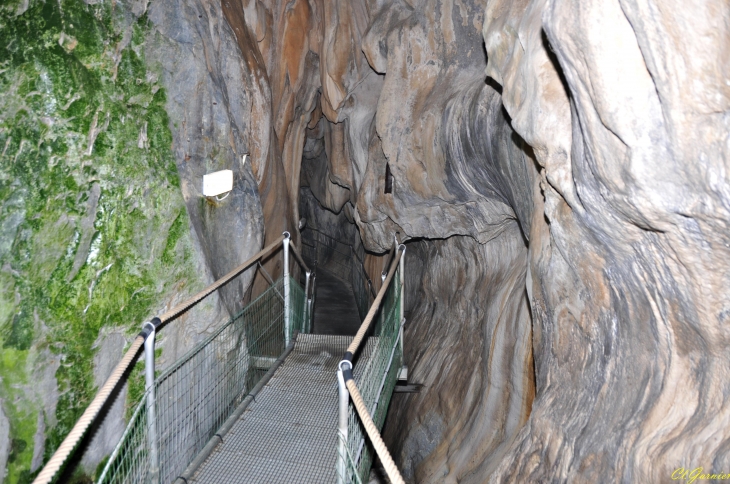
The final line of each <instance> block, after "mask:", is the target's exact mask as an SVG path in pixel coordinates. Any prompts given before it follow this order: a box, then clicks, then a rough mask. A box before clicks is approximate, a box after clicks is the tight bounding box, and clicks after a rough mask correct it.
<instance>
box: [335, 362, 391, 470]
mask: <svg viewBox="0 0 730 484" xmlns="http://www.w3.org/2000/svg"><path fill="white" fill-rule="evenodd" d="M349 371H350V372H352V370H349ZM345 378H346V379H345V385H346V386H347V390H348V391H349V392H350V398H352V403H354V404H355V408H356V409H357V414H358V415H359V416H360V420H362V424H363V427H365V431H366V432H367V434H368V437H370V441H371V442H372V443H373V447H374V448H375V452H377V453H378V457H380V462H381V463H382V464H383V468H384V469H385V473H386V474H388V479H390V482H391V483H392V484H405V481H404V480H403V476H401V474H400V471H399V470H398V466H396V465H395V462H394V461H393V457H391V455H390V452H389V451H388V447H386V445H385V442H383V438H382V437H381V436H380V432H378V428H377V427H376V426H375V422H373V419H372V418H371V417H370V413H369V412H368V409H367V407H366V406H365V402H364V401H363V399H362V395H360V390H358V388H357V385H355V380H353V379H352V377H350V378H349V379H347V377H345Z"/></svg>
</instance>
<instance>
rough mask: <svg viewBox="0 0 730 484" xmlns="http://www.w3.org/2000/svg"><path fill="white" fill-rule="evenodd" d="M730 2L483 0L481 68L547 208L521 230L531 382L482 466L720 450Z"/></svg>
mask: <svg viewBox="0 0 730 484" xmlns="http://www.w3.org/2000/svg"><path fill="white" fill-rule="evenodd" d="M729 15H730V10H728V8H727V5H726V4H723V2H703V3H702V4H694V5H691V6H690V5H686V4H678V3H673V2H668V3H667V2H662V3H661V4H660V3H656V2H632V1H621V2H618V1H615V2H614V1H611V2H592V1H589V2H570V1H553V2H524V3H522V5H515V4H512V5H511V7H508V6H507V3H506V2H505V3H504V4H503V5H502V4H499V2H494V3H493V4H491V5H490V6H489V7H488V10H487V19H486V21H485V24H484V34H485V40H486V44H487V51H488V55H489V68H488V71H487V72H488V73H490V74H492V75H494V77H495V79H497V80H498V81H500V82H502V83H503V86H504V104H505V108H506V109H507V111H508V112H509V113H510V114H511V115H512V117H513V126H514V128H515V130H516V131H517V132H518V133H519V134H520V135H522V136H523V137H524V139H525V140H527V141H528V142H529V143H530V144H531V145H532V146H534V148H535V154H536V159H537V161H538V163H539V164H540V165H541V167H543V168H544V169H543V170H542V172H541V173H542V175H541V178H542V182H541V188H542V196H536V197H535V209H536V210H539V211H544V213H545V217H546V218H545V219H542V218H539V217H535V218H534V220H533V223H532V228H531V237H530V241H531V247H530V253H531V254H530V258H531V264H530V273H531V281H530V282H528V289H529V290H530V291H531V292H532V307H533V316H534V321H533V328H534V332H535V338H534V343H535V349H534V353H535V368H536V376H537V396H536V399H535V403H534V405H533V410H532V415H531V417H530V420H529V421H528V424H527V426H526V427H525V429H523V431H521V432H520V435H519V437H518V439H517V441H516V442H515V443H514V444H513V447H512V448H511V449H510V451H509V453H508V454H507V456H506V457H505V459H504V460H503V461H502V462H501V463H500V464H499V467H498V469H497V472H496V474H494V475H493V476H494V477H495V478H499V479H504V480H507V479H510V480H511V479H519V480H534V479H546V480H549V479H568V480H583V481H596V480H604V479H607V478H610V479H616V480H625V481H642V480H646V481H653V482H655V481H660V480H667V479H669V477H670V476H671V474H672V472H673V470H675V469H677V468H679V467H687V468H690V467H691V468H695V467H704V468H705V470H707V471H710V470H713V471H714V472H715V473H716V472H720V471H722V470H724V469H726V468H728V467H729V466H730V456H729V455H728V450H727V449H728V437H729V435H728V433H727V431H726V430H725V429H726V426H725V425H724V421H725V416H726V415H727V412H728V404H727V399H726V398H725V396H724V395H725V393H726V392H727V390H726V388H727V383H726V382H725V381H724V380H725V378H724V377H723V376H722V375H723V374H724V373H725V370H724V368H726V367H727V363H728V361H727V356H725V354H724V353H725V352H724V348H725V344H726V341H725V336H724V329H723V328H724V326H725V325H726V315H727V308H728V304H729V303H730V297H729V296H728V292H727V290H725V287H727V286H726V285H727V277H728V274H729V272H728V264H729V263H730V262H729V261H730V258H728V245H727V237H728V221H729V220H730V218H729V217H728V216H729V215H730V213H729V212H728V207H729V206H730V205H729V202H730V198H729V197H728V195H730V192H728V187H729V186H730V185H728V180H727V178H726V176H727V175H726V170H727V167H728V162H729V160H730V145H728V126H729V125H728V119H729V118H728V107H729V106H730V84H728V81H727V79H728V69H729V68H730V67H728V62H727V52H728V48H730V35H728V34H729V31H728V23H727V20H728V16H729ZM541 28H542V30H541ZM508 32H509V34H508ZM690 93H691V94H690ZM544 113H549V115H547V116H546V115H545V114H544ZM543 120H544V121H545V123H546V124H543ZM568 126H570V129H568ZM568 148H569V149H568ZM543 199H544V202H543ZM543 203H544V208H543ZM609 476H610V477H609Z"/></svg>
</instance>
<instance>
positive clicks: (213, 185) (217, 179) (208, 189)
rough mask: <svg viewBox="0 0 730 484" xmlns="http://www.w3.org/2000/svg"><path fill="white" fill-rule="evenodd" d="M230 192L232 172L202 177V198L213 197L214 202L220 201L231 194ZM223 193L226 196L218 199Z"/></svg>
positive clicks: (220, 172) (225, 171) (221, 172)
mask: <svg viewBox="0 0 730 484" xmlns="http://www.w3.org/2000/svg"><path fill="white" fill-rule="evenodd" d="M231 190H233V171H231V170H222V171H216V172H214V173H208V174H207V175H203V195H204V196H206V197H215V198H216V200H218V201H221V200H223V199H224V198H226V197H227V196H228V195H229V194H230V193H231ZM224 193H225V194H226V196H225V197H223V198H219V197H220V195H223V194H224Z"/></svg>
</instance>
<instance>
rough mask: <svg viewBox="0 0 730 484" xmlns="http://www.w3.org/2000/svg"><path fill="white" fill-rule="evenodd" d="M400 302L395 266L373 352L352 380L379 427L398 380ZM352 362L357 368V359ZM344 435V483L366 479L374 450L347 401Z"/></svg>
mask: <svg viewBox="0 0 730 484" xmlns="http://www.w3.org/2000/svg"><path fill="white" fill-rule="evenodd" d="M401 304H402V301H401V281H400V268H398V269H397V271H396V273H395V276H394V277H393V280H392V281H391V283H390V286H389V287H388V289H387V291H386V294H385V297H384V298H383V302H382V304H381V307H380V311H379V313H378V317H377V318H378V319H377V325H376V330H375V334H374V336H375V338H373V339H374V340H375V345H374V349H373V351H372V354H371V356H370V358H368V360H367V362H366V363H365V368H364V369H358V370H361V371H362V373H360V374H359V376H358V373H359V371H356V372H355V383H356V384H357V387H358V389H359V390H360V393H361V395H362V398H363V401H364V402H365V405H366V406H367V408H368V410H369V411H370V415H371V417H372V419H373V422H374V423H375V425H376V426H377V427H378V429H379V430H380V429H382V428H383V423H384V422H385V415H386V413H387V410H388V405H389V404H390V398H391V396H392V394H393V388H394V387H395V384H396V381H397V379H398V369H399V368H400V367H401V364H402V358H403V355H402V352H401V345H400V336H399V335H400V327H401V307H400V306H401ZM354 364H355V368H357V366H358V363H357V360H355V363H354ZM347 437H348V438H347V458H346V460H347V468H348V470H347V475H346V476H345V479H344V482H348V483H350V482H368V480H369V473H370V468H371V467H372V464H373V459H374V456H375V450H374V449H373V447H372V445H371V444H370V441H369V439H368V438H367V435H366V434H365V428H364V427H363V425H362V423H361V422H360V419H359V417H358V415H357V410H355V406H354V404H353V403H352V402H350V412H349V422H348V436H347Z"/></svg>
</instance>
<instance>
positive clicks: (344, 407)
mask: <svg viewBox="0 0 730 484" xmlns="http://www.w3.org/2000/svg"><path fill="white" fill-rule="evenodd" d="M345 363H346V364H348V365H350V368H352V363H350V362H349V361H347V360H343V361H341V362H340V364H339V365H338V367H337V386H338V387H339V390H340V419H339V423H338V425H337V484H346V483H347V481H348V479H347V421H348V420H349V416H350V415H349V413H350V392H349V391H348V390H347V386H345V378H344V377H343V376H342V365H343V364H345Z"/></svg>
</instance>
